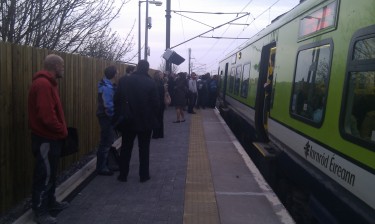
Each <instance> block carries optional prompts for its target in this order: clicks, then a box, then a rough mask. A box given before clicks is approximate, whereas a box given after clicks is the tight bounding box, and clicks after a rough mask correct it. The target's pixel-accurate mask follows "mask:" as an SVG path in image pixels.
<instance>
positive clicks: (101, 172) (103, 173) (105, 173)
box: [98, 170, 113, 176]
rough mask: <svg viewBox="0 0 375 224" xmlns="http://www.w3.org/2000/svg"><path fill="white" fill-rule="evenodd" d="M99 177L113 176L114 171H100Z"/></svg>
mask: <svg viewBox="0 0 375 224" xmlns="http://www.w3.org/2000/svg"><path fill="white" fill-rule="evenodd" d="M98 175H101V176H112V175H113V171H112V170H103V171H99V172H98Z"/></svg>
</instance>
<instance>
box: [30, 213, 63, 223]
mask: <svg viewBox="0 0 375 224" xmlns="http://www.w3.org/2000/svg"><path fill="white" fill-rule="evenodd" d="M34 222H36V223H38V224H55V223H57V219H56V218H55V217H52V216H50V215H49V214H44V215H38V216H37V215H35V216H34Z"/></svg>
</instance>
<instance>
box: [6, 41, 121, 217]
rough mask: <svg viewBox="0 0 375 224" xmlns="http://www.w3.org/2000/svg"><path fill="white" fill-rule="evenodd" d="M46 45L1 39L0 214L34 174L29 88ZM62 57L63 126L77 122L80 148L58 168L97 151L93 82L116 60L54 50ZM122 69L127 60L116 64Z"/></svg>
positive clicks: (28, 187)
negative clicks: (24, 44) (28, 108)
mask: <svg viewBox="0 0 375 224" xmlns="http://www.w3.org/2000/svg"><path fill="white" fill-rule="evenodd" d="M49 53H51V52H50V51H48V50H46V49H38V48H32V47H28V46H19V45H14V44H10V43H4V42H1V41H0V201H1V202H0V203H1V204H0V214H3V213H4V212H5V211H7V210H8V209H10V208H12V207H13V206H14V205H16V204H17V203H19V202H20V201H22V200H23V199H25V198H26V197H28V196H30V194H31V183H32V173H33V162H34V159H33V155H32V153H31V140H30V130H29V128H28V118H27V116H28V115H27V98H28V89H29V87H30V84H31V79H32V75H33V74H34V73H35V72H37V71H38V70H40V69H41V68H42V65H43V60H44V58H45V56H46V55H48V54H49ZM54 53H56V54H58V55H60V56H61V57H62V58H63V59H64V60H65V77H64V78H63V79H60V80H59V90H60V97H61V101H62V104H63V108H64V112H65V117H66V121H67V125H68V126H71V127H76V128H77V129H78V135H79V144H80V145H79V152H78V153H76V154H74V155H71V156H68V157H66V158H64V159H62V160H61V164H60V169H59V170H60V171H62V170H64V169H67V168H68V167H69V166H70V165H72V164H73V163H74V162H76V161H78V160H79V159H80V158H82V156H84V155H86V154H88V153H90V152H92V151H93V150H95V148H96V146H97V145H98V143H99V125H98V121H97V119H96V115H95V113H96V97H97V82H98V81H99V80H100V78H102V76H103V70H104V68H105V67H106V66H108V65H111V64H115V63H113V62H110V61H104V60H99V59H94V58H89V57H82V56H78V55H73V54H65V53H58V52H54ZM116 65H117V68H118V69H119V73H120V74H125V69H126V66H127V65H126V64H120V63H117V64H116Z"/></svg>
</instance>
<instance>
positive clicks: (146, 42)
mask: <svg viewBox="0 0 375 224" xmlns="http://www.w3.org/2000/svg"><path fill="white" fill-rule="evenodd" d="M145 24H146V25H145V57H144V59H145V60H146V61H147V49H148V0H146V23H145Z"/></svg>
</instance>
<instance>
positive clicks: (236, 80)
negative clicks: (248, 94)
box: [234, 66, 242, 95]
mask: <svg viewBox="0 0 375 224" xmlns="http://www.w3.org/2000/svg"><path fill="white" fill-rule="evenodd" d="M241 75H242V66H237V68H236V75H235V78H234V94H236V95H238V94H239V93H240V84H241Z"/></svg>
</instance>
